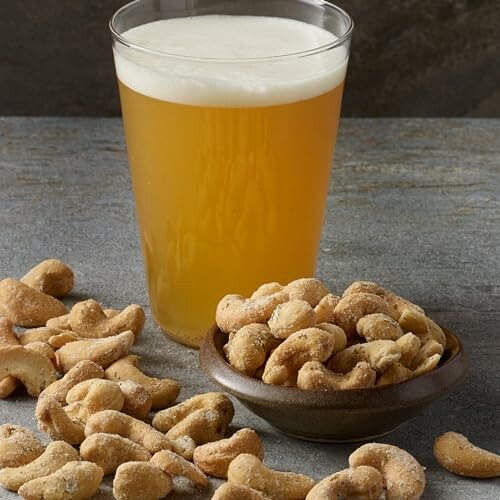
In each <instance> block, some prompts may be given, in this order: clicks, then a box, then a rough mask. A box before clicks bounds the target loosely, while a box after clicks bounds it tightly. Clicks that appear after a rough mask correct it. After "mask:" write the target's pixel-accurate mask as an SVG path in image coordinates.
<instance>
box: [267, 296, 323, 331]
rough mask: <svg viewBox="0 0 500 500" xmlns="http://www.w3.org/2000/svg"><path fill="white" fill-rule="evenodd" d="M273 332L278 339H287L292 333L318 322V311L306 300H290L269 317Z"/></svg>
mask: <svg viewBox="0 0 500 500" xmlns="http://www.w3.org/2000/svg"><path fill="white" fill-rule="evenodd" d="M268 324H269V328H270V329H271V333H272V334H273V335H274V336H275V337H276V338H278V339H286V338H288V337H289V336H290V335H291V334H292V333H295V332H298V331H299V330H304V329H305V328H310V327H312V326H314V325H315V324H316V313H315V312H314V309H313V308H312V307H311V305H310V304H309V302H306V301H305V300H290V301H289V302H285V303H284V304H280V305H279V306H278V307H276V309H275V310H274V311H273V314H272V315H271V318H270V319H269V323H268Z"/></svg>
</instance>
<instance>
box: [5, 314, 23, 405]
mask: <svg viewBox="0 0 500 500" xmlns="http://www.w3.org/2000/svg"><path fill="white" fill-rule="evenodd" d="M2 345H19V340H18V338H17V335H16V332H15V331H14V324H13V323H12V321H10V319H7V318H3V317H1V316H0V346H2ZM17 386H18V383H17V380H16V379H15V378H14V377H12V376H11V375H9V376H8V377H5V378H4V379H1V380H0V399H4V398H8V397H9V396H10V395H11V394H12V393H13V392H14V391H15V390H16V388H17Z"/></svg>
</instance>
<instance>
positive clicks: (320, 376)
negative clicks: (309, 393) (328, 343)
mask: <svg viewBox="0 0 500 500" xmlns="http://www.w3.org/2000/svg"><path fill="white" fill-rule="evenodd" d="M376 376H377V374H376V372H375V371H374V370H372V369H371V368H370V365H369V364H368V363H365V362H363V361H361V362H359V363H357V364H356V366H355V367H354V368H353V369H352V370H351V371H350V372H348V373H346V374H345V375H344V374H342V373H334V372H332V371H331V370H328V369H327V368H325V366H324V365H323V364H322V363H320V362H319V361H308V362H307V363H306V364H305V365H304V366H303V367H302V368H301V369H300V370H299V374H298V376H297V387H298V388H299V389H307V390H315V391H336V390H339V389H362V388H365V387H372V386H373V385H374V384H375V378H376Z"/></svg>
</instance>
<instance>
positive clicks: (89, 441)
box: [80, 432, 151, 475]
mask: <svg viewBox="0 0 500 500" xmlns="http://www.w3.org/2000/svg"><path fill="white" fill-rule="evenodd" d="M80 456H81V457H82V459H83V460H88V461H89V462H93V463H95V464H97V465H98V466H99V467H101V468H102V470H103V471H104V475H106V474H113V473H114V472H115V471H116V469H117V468H118V466H119V465H121V464H124V463H125V462H132V461H134V462H148V461H149V460H151V453H149V451H147V450H146V449H145V448H143V447H142V446H139V445H138V444H137V443H134V441H131V440H130V439H127V438H124V437H122V436H118V435H116V434H104V433H101V432H98V433H97V434H92V435H91V436H89V437H88V438H86V439H85V440H84V441H83V443H82V444H81V445H80Z"/></svg>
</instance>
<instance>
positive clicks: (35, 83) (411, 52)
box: [0, 0, 500, 117]
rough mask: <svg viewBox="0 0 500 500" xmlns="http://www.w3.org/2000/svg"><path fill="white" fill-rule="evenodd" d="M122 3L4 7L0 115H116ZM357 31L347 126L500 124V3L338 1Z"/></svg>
mask: <svg viewBox="0 0 500 500" xmlns="http://www.w3.org/2000/svg"><path fill="white" fill-rule="evenodd" d="M125 3H126V2H125V1H123V0H102V1H99V0H80V1H74V0H71V1H70V0H44V1H43V2H42V1H40V0H3V1H2V2H1V4H0V5H1V15H0V115H96V116H113V115H117V114H119V103H118V98H117V93H116V84H115V78H114V70H113V64H112V57H111V45H110V37H109V33H108V27H107V23H108V19H109V17H110V16H111V14H112V13H113V12H114V11H115V10H116V9H117V8H118V7H120V6H121V5H124V4H125ZM336 3H337V4H338V5H340V6H341V7H343V8H345V9H346V10H347V11H348V12H349V13H350V14H351V15H352V16H353V18H354V20H355V23H356V29H355V36H354V39H353V46H352V55H351V62H350V68H349V73H348V80H347V83H346V93H345V99H344V108H343V114H344V116H475V117H491V116H500V1H499V0H338V1H337V2H336Z"/></svg>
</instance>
